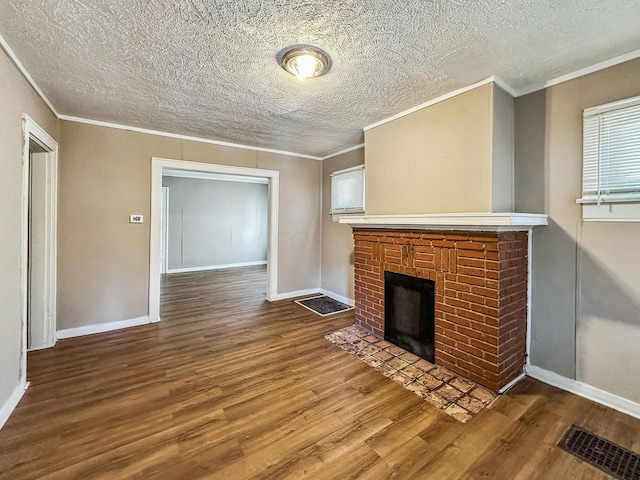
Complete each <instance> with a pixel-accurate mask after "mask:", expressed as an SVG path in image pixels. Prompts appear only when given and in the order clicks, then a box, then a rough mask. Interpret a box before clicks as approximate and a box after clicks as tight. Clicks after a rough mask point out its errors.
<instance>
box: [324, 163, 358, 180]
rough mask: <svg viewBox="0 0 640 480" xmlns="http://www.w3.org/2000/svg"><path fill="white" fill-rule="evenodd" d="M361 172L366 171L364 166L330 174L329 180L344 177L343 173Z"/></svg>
mask: <svg viewBox="0 0 640 480" xmlns="http://www.w3.org/2000/svg"><path fill="white" fill-rule="evenodd" d="M361 170H364V164H362V165H356V166H355V167H349V168H343V169H342V170H336V171H335V172H331V173H330V174H329V178H331V177H335V176H336V175H342V174H343V173H351V172H359V171H361Z"/></svg>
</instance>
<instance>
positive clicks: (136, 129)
mask: <svg viewBox="0 0 640 480" xmlns="http://www.w3.org/2000/svg"><path fill="white" fill-rule="evenodd" d="M58 118H59V119H60V120H66V121H67V122H75V123H84V124H87V125H95V126H98V127H107V128H115V129H117V130H128V131H131V132H137V133H147V134H149V135H158V136H160V137H168V138H177V139H179V140H189V141H191V142H201V143H209V144H212V145H220V146H223V147H232V148H240V149H243V150H253V151H256V152H266V153H275V154H278V155H287V156H291V157H299V158H307V159H309V160H322V158H321V157H316V156H313V155H305V154H304V153H295V152H287V151H285V150H274V149H273V148H264V147H254V146H251V145H243V144H240V143H230V142H222V141H219V140H211V139H208V138H201V137H192V136H190V135H180V134H178V133H169V132H162V131H160V130H150V129H148V128H140V127H132V126H130V125H121V124H119V123H110V122H103V121H101V120H91V119H89V118H81V117H73V116H70V115H58Z"/></svg>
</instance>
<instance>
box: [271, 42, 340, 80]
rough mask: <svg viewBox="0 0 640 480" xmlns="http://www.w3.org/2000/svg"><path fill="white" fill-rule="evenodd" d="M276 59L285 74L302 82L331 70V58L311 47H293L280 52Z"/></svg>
mask: <svg viewBox="0 0 640 480" xmlns="http://www.w3.org/2000/svg"><path fill="white" fill-rule="evenodd" d="M276 59H277V60H278V63H279V64H280V66H281V67H282V68H284V69H285V70H286V71H287V72H289V73H291V74H292V75H295V76H296V77H298V79H299V80H304V79H305V78H310V77H319V76H320V75H324V74H325V73H327V72H328V71H329V69H330V68H331V57H329V55H328V54H327V53H326V52H324V51H322V50H320V49H319V48H317V47H314V46H311V45H294V46H292V47H287V48H285V49H283V50H280V51H279V52H278V54H277V55H276Z"/></svg>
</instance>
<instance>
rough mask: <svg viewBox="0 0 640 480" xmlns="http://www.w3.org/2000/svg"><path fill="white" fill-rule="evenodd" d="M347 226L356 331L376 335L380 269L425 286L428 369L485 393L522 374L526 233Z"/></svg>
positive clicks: (379, 330) (380, 321)
mask: <svg viewBox="0 0 640 480" xmlns="http://www.w3.org/2000/svg"><path fill="white" fill-rule="evenodd" d="M345 223H347V222H345ZM545 223H546V219H545ZM352 226H353V227H354V230H353V233H354V241H355V307H356V308H355V318H356V320H355V321H356V324H357V325H358V326H360V327H362V328H364V329H367V330H369V331H371V332H374V333H375V334H377V335H379V336H384V324H385V316H384V315H385V314H384V312H385V305H384V298H385V295H384V272H385V271H389V272H395V273H400V274H404V275H410V276H414V277H418V278H425V279H429V280H433V281H434V282H435V363H436V364H438V365H441V366H444V367H446V368H448V369H449V370H451V371H453V372H456V373H458V374H460V375H462V376H464V377H467V378H469V379H470V380H473V381H474V382H476V383H479V384H481V385H483V386H485V387H487V388H489V389H491V390H493V391H498V390H500V389H501V388H502V387H504V386H505V385H507V384H508V383H509V382H511V381H512V380H514V379H515V378H517V377H518V376H519V375H520V374H522V372H523V367H524V364H525V360H526V333H527V276H528V272H527V265H528V259H527V256H528V232H527V231H505V232H498V231H496V232H478V231H464V230H455V231H451V230H442V231H438V230H413V229H410V227H407V228H395V227H393V228H392V227H390V228H369V227H367V226H366V225H352Z"/></svg>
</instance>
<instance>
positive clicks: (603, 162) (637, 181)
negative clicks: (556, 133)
mask: <svg viewBox="0 0 640 480" xmlns="http://www.w3.org/2000/svg"><path fill="white" fill-rule="evenodd" d="M583 128H584V130H583V134H584V136H583V171H582V198H581V199H580V200H579V202H580V203H600V202H624V201H639V202H640V97H635V98H631V99H628V100H623V101H621V102H615V103H610V104H607V105H601V106H599V107H594V108H590V109H587V110H585V111H584V124H583Z"/></svg>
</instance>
